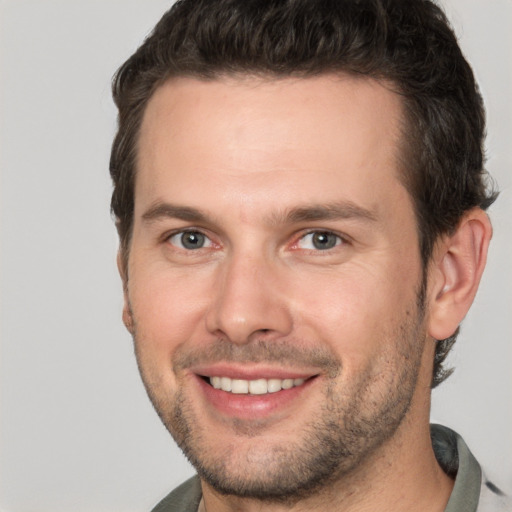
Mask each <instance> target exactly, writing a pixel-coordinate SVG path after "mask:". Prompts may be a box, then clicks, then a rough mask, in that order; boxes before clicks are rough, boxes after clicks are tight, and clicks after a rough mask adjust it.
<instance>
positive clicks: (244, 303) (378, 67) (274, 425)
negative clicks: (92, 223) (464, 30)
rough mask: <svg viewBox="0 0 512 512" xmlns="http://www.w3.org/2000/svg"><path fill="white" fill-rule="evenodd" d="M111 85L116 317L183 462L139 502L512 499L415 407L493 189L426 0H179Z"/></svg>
mask: <svg viewBox="0 0 512 512" xmlns="http://www.w3.org/2000/svg"><path fill="white" fill-rule="evenodd" d="M114 98H115V101H116V104H117V106H118V108H119V131H118V133H117V136H116V139H115V141H114V145H113V149H112V158H111V174H112V177H113V180H114V187H115V188H114V193H113V198H112V208H113V212H114V214H115V216H116V220H117V227H118V232H119V236H120V252H119V269H120V273H121V276H122V279H123V284H124V294H125V307H124V310H123V320H124V323H125V325H126V327H127V328H128V330H129V331H130V333H131V334H132V335H133V338H134V343H135V350H136V356H137V361H138V364H139V368H140V372H141V375H142V379H143V381H144V384H145V386H146V389H147V392H148V395H149V397H150V398H151V400H152V402H153V405H154V406H155V409H156V410H157V412H158V414H159V416H160V418H161V419H162V421H163V423H164V424H165V426H166V427H167V428H168V430H169V431H170V433H171V434H172V435H173V437H174V439H175V440H176V442H177V443H178V444H179V446H180V447H181V448H182V450H183V451H184V453H185V454H186V456H187V457H188V458H189V460H190V461H191V463H192V464H193V465H194V466H195V468H196V469H197V472H198V477H197V478H194V479H192V480H190V481H188V482H186V483H185V484H184V485H183V486H181V487H180V488H178V489H177V490H175V491H174V492H173V493H171V494H170V495H169V496H168V497H167V498H166V499H165V500H164V501H162V502H161V503H160V504H159V505H158V506H157V507H156V508H155V509H154V510H155V511H174V510H175V511H195V510H200V511H208V512H212V511H214V512H215V511H225V510H244V511H245V510H247V511H252V510H260V509H265V510H272V511H274V510H275V511H278V510H285V509H286V510H293V511H299V510H327V509H332V510H344V511H355V510H379V511H386V510H393V511H400V510H404V511H405V510H418V511H442V510H446V511H449V512H452V511H465V512H466V511H477V510H478V511H480V512H481V511H488V510H510V509H511V507H510V504H509V503H508V502H507V501H506V498H505V497H504V496H503V495H502V493H501V491H499V489H497V488H496V486H494V485H493V484H492V483H490V482H488V481H487V480H486V479H485V477H483V476H482V471H481V469H480V466H479V465H478V463H477V461H476V460H475V459H474V457H473V456H472V455H471V452H470V451H469V449H468V448H467V446H466V445H465V443H464V441H463V440H462V439H461V438H460V437H459V436H458V435H457V434H456V433H454V432H453V431H451V430H449V429H447V428H444V427H440V426H433V427H432V428H431V427H430V426H429V411H430V392H431V388H432V387H434V386H436V385H438V384H439V383H440V382H442V381H443V380H444V378H446V377H447V376H448V375H449V373H450V370H449V369H446V368H444V365H443V363H444V360H445V358H446V355H447V353H448V351H449V350H450V348H451V346H452V345H453V343H454V341H455V337H456V334H457V330H458V325H459V323H460V322H461V321H462V319H463V318H464V316H465V314H466V313H467V311H468V309H469V307H470V305H471V303H472V301H473V298H474V296H475V293H476V291H477V288H478V284H479V281H480V277H481V275H482V272H483V269H484V266H485V260H486V253H487V247H488V244H489V241H490V238H491V233H492V228H491V225H490V222H489V219H488V217H487V215H486V213H485V209H486V208H487V207H488V206H489V205H490V204H491V203H492V201H493V200H494V198H495V193H493V192H492V191H490V190H487V187H486V175H485V172H484V170H483V156H482V143H483V131H484V113H483V107H482V104H481V98H480V96H479V94H478V91H477V87H476V85H475V82H474V78H473V74H472V72H471V69H470V67H469V65H468V64H467V63H466V61H465V60H464V58H463V56H462V55H461V53H460V50H459V48H458V46H457V42H456V39H455V37H454V35H453V33H452V31H451V29H450V28H449V26H448V24H447V21H446V19H445V17H444V15H443V14H442V12H441V11H440V10H439V8H438V7H436V5H434V4H433V3H432V2H430V1H427V0H414V1H410V2H401V1H398V0H388V1H384V0H380V1H378V0H373V1H369V0H368V1H355V0H218V1H216V0H184V1H181V2H178V3H177V4H175V5H174V6H173V8H172V9H171V10H170V11H169V12H168V13H167V14H165V15H164V17H163V18H162V20H161V21H160V22H159V24H158V25H157V26H156V28H155V30H154V32H153V33H152V35H151V36H150V37H149V38H148V39H147V40H146V41H145V42H144V44H143V45H142V46H141V47H140V48H139V50H138V51H137V52H136V53H135V54H134V55H133V56H132V57H131V58H130V59H129V60H128V61H127V62H126V63H125V64H124V65H123V66H122V67H121V69H120V70H119V71H118V74H117V76H116V79H115V82H114ZM507 503H508V504H507ZM507 507H508V508H507Z"/></svg>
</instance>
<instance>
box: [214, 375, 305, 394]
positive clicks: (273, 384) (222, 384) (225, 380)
mask: <svg viewBox="0 0 512 512" xmlns="http://www.w3.org/2000/svg"><path fill="white" fill-rule="evenodd" d="M305 380H306V379H257V380H243V379H230V378H229V377H218V376H216V377H210V384H211V385H212V386H213V387H214V388H215V389H222V391H228V392H231V393H235V394H239V395H247V394H251V395H264V394H266V393H276V392H278V391H281V390H282V389H291V388H293V387H295V386H301V385H302V384H304V381H305Z"/></svg>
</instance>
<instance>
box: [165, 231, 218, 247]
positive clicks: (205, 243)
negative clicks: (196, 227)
mask: <svg viewBox="0 0 512 512" xmlns="http://www.w3.org/2000/svg"><path fill="white" fill-rule="evenodd" d="M167 240H168V242H169V243H170V244H172V245H174V246H176V247H179V248H180V249H186V250H187V251H191V250H192V251H193V250H195V249H203V248H205V247H211V245H212V241H211V240H210V239H209V238H208V237H207V236H206V235H204V234H203V233H201V232H200V231H180V232H179V233H175V234H174V235H172V236H170V237H169V238H168V239H167Z"/></svg>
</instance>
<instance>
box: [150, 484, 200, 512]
mask: <svg viewBox="0 0 512 512" xmlns="http://www.w3.org/2000/svg"><path fill="white" fill-rule="evenodd" d="M200 501H201V484H200V481H199V477H197V476H193V477H192V478H190V479H189V480H187V481H186V482H183V483H182V484H181V485H180V486H179V487H176V489H174V490H173V491H172V492H171V493H169V494H168V495H167V496H166V497H165V498H164V499H163V500H162V501H161V502H160V503H158V505H157V506H156V507H155V508H154V509H153V510H152V511H151V512H197V508H198V507H199V502H200Z"/></svg>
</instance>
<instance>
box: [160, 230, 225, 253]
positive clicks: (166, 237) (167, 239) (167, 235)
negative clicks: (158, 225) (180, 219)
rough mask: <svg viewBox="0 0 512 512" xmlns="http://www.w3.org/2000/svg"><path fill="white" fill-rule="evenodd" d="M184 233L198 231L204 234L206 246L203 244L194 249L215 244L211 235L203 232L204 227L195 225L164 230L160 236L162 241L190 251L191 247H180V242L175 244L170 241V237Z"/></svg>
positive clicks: (206, 247) (205, 247)
mask: <svg viewBox="0 0 512 512" xmlns="http://www.w3.org/2000/svg"><path fill="white" fill-rule="evenodd" d="M185 233H199V234H201V235H202V236H204V237H205V239H206V240H207V241H208V245H207V246H203V247H200V248H198V249H195V250H196V251H197V250H200V249H208V248H209V247H212V246H214V245H215V243H214V241H213V240H212V237H211V236H210V235H208V234H207V233H206V232H205V230H204V229H201V228H196V227H193V226H191V227H186V228H181V229H174V230H172V231H168V232H166V233H165V234H164V235H163V236H162V241H163V242H164V243H167V244H169V245H171V246H173V247H176V248H177V249H180V250H184V251H192V249H189V248H186V247H182V246H181V245H180V244H176V243H172V242H171V238H174V237H177V236H182V235H184V234H185Z"/></svg>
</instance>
